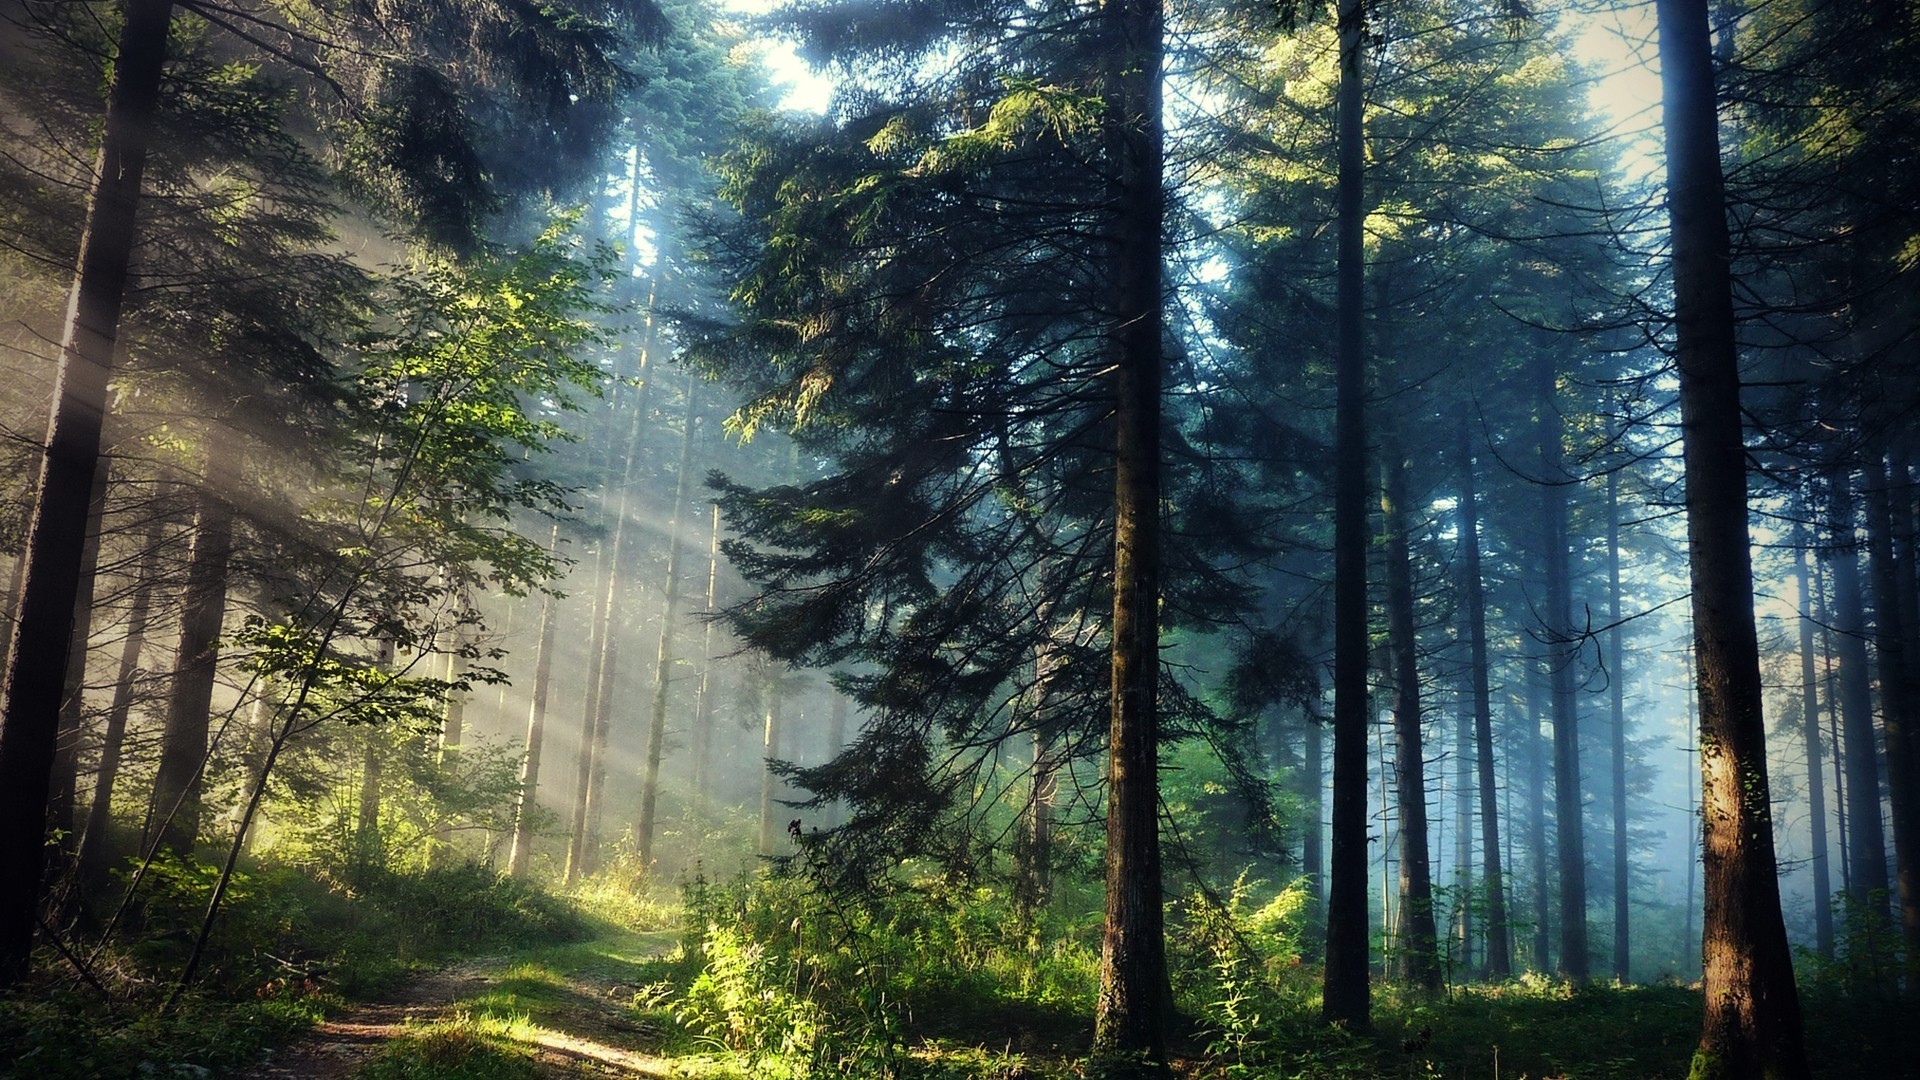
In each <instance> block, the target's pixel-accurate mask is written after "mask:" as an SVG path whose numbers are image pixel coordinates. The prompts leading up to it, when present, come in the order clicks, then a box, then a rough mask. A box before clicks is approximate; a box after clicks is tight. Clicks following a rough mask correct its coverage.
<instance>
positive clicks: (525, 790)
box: [507, 522, 560, 877]
mask: <svg viewBox="0 0 1920 1080" xmlns="http://www.w3.org/2000/svg"><path fill="white" fill-rule="evenodd" d="M559 547H560V525H559V523H557V522H556V523H555V524H554V526H553V534H552V537H551V538H550V539H549V541H548V550H549V551H556V550H558V549H559ZM558 606H559V604H558V602H557V600H556V598H555V597H554V595H553V594H552V593H548V594H547V595H546V597H545V598H544V599H543V600H542V601H541V603H540V647H539V651H538V652H536V653H535V654H534V660H533V703H532V704H531V705H530V706H529V707H528V708H527V756H526V757H525V759H523V760H522V761H521V764H520V799H519V802H518V803H517V804H516V805H515V807H514V811H513V848H512V849H511V852H510V853H509V854H508V856H507V873H509V874H511V875H513V876H514V877H526V876H527V870H528V868H529V867H530V866H532V864H533V817H534V811H535V810H536V809H537V808H538V806H539V802H538V800H539V795H540V749H541V747H542V745H543V744H544V743H545V742H546V736H547V691H548V690H549V689H550V688H551V687H552V685H553V640H554V637H555V633H556V631H557V630H558V628H559V620H558V619H556V618H555V617H554V616H555V612H554V609H555V608H556V607H558Z"/></svg>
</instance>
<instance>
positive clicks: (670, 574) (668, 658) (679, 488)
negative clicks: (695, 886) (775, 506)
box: [639, 368, 699, 873]
mask: <svg viewBox="0 0 1920 1080" xmlns="http://www.w3.org/2000/svg"><path fill="white" fill-rule="evenodd" d="M698 385H699V384H698V383H697V382H696V380H695V378H694V373H693V369H692V368H688V369H687V390H686V415H685V417H684V419H683V425H684V426H683V429H682V431H681V433H680V469H679V473H678V478H677V479H676V480H675V482H674V490H673V518H672V520H671V521H670V522H669V523H668V524H667V605H666V610H665V611H663V612H662V613H661V615H660V643H659V648H658V649H657V650H656V651H655V653H654V664H653V703H652V715H651V716H650V717H649V719H648V723H647V770H646V774H645V776H644V778H643V780H642V782H641V785H640V826H639V833H640V835H639V843H640V871H641V873H651V872H652V868H653V834H654V831H655V829H656V828H657V827H658V826H657V824H656V822H655V819H654V813H655V808H656V807H657V806H658V805H659V801H660V756H661V753H662V752H663V750H664V749H665V747H666V741H667V689H668V685H669V683H670V682H671V678H670V677H671V675H672V674H673V632H674V630H675V628H676V624H677V623H678V622H679V620H680V554H681V549H682V548H683V547H685V546H686V545H684V544H682V543H681V542H680V514H681V512H682V511H683V510H685V508H686V505H687V497H688V495H689V494H690V492H689V487H690V482H691V480H692V478H693V435H694V430H695V428H696V427H697V426H698V424H697V422H696V418H695V416H694V408H695V406H696V401H697V399H698V397H699V395H698V394H697V393H696V392H695V391H696V390H697V388H698Z"/></svg>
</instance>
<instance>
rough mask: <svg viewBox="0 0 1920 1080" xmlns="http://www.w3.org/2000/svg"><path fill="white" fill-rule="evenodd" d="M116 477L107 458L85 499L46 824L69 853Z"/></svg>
mask: <svg viewBox="0 0 1920 1080" xmlns="http://www.w3.org/2000/svg"><path fill="white" fill-rule="evenodd" d="M110 472H112V468H111V464H110V462H108V461H107V460H105V459H102V460H101V462H100V466H99V468H97V469H95V470H94V472H93V491H92V492H91V493H90V494H89V495H88V497H87V536H86V539H85V540H84V541H83V542H82V543H81V547H80V584H79V586H78V587H77V588H76V589H75V590H74V600H73V629H72V631H71V632H70V633H69V634H68V637H67V677H66V687H65V689H64V690H63V691H62V693H61V698H60V734H59V736H58V739H57V741H56V743H55V746H54V753H53V790H52V791H51V792H50V793H49V794H48V798H47V803H48V805H47V819H48V821H49V822H50V823H51V825H52V826H53V828H54V830H55V831H56V832H57V833H58V834H59V836H60V837H61V841H60V846H61V850H62V852H63V857H64V854H65V853H71V852H72V851H73V848H74V844H75V843H76V842H77V841H78V837H76V836H75V835H74V828H73V826H74V820H73V813H74V805H73V804H74V800H75V798H76V797H77V796H78V794H79V786H80V744H81V742H82V741H83V739H84V737H85V726H86V725H85V720H86V711H87V710H86V692H87V653H88V652H89V651H90V650H91V646H92V644H93V594H94V590H95V576H96V571H97V570H98V569H99V566H100V527H101V523H102V521H103V520H104V519H105V518H106V513H107V479H108V474H109V473H110Z"/></svg>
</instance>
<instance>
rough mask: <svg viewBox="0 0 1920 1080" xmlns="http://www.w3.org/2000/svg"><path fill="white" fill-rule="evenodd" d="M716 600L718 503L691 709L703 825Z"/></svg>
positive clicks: (697, 811)
mask: <svg viewBox="0 0 1920 1080" xmlns="http://www.w3.org/2000/svg"><path fill="white" fill-rule="evenodd" d="M719 600H720V504H719V503H715V504H714V505H713V531H712V534H711V538H710V539H709V540H708V541H707V606H706V609H705V611H706V614H707V615H708V618H706V619H705V620H704V622H705V623H706V626H705V628H704V629H703V630H702V631H701V634H700V641H701V644H700V690H699V694H698V696H697V698H696V700H695V704H694V707H693V716H694V719H693V810H694V815H695V816H696V817H697V818H699V819H700V821H701V822H702V823H703V824H704V823H705V821H706V817H707V786H708V784H709V782H710V781H709V778H708V777H709V774H710V773H711V772H712V771H713V766H712V757H713V698H714V689H713V622H714V620H713V618H712V614H713V611H714V607H715V605H716V604H717V603H719Z"/></svg>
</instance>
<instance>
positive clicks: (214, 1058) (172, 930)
mask: <svg viewBox="0 0 1920 1080" xmlns="http://www.w3.org/2000/svg"><path fill="white" fill-rule="evenodd" d="M211 874H212V871H211V870H209V869H207V868H205V867H203V866H199V865H196V864H181V863H165V864H156V866H155V868H154V869H153V870H152V871H151V872H150V873H149V874H148V876H147V880H146V882H145V884H144V886H143V889H142V893H141V896H142V903H141V904H140V905H139V907H138V909H137V910H135V911H133V912H132V913H131V914H132V916H133V917H132V918H130V919H125V920H123V921H122V923H121V925H122V926H123V927H128V926H131V927H137V929H123V930H121V931H119V932H117V933H116V934H115V935H114V936H113V937H112V938H110V939H108V940H106V941H105V942H104V943H102V942H100V941H98V940H89V939H88V938H87V936H86V935H84V934H81V935H76V936H75V938H74V940H73V941H72V947H73V952H74V953H75V954H76V955H78V956H82V957H87V958H89V959H90V962H89V964H88V969H89V972H90V974H92V976H93V977H94V979H95V981H96V982H98V983H99V984H100V985H99V988H98V989H96V988H94V987H92V986H89V985H87V984H86V982H85V981H84V980H82V979H81V978H79V977H78V975H77V974H76V973H75V971H74V969H73V966H72V965H71V964H70V963H69V962H67V961H65V960H63V959H61V958H60V957H58V956H56V955H52V954H48V955H44V956H43V957H42V958H41V963H40V965H39V967H38V968H37V969H36V971H35V974H34V977H33V979H32V980H31V981H29V983H28V984H26V985H25V986H23V987H22V988H20V989H19V990H18V991H16V992H15V993H14V994H13V995H11V996H9V997H6V998H0V1077H7V1078H12V1077H20V1078H22V1080H25V1078H33V1080H115V1078H118V1077H140V1078H146V1077H152V1076H182V1077H200V1076H219V1075H222V1074H224V1073H226V1072H229V1071H231V1070H233V1069H235V1068H237V1067H239V1066H241V1065H243V1064H245V1063H247V1062H250V1061H254V1060H257V1059H258V1058H259V1057H260V1055H261V1054H262V1052H263V1051H264V1050H265V1049H266V1048H268V1047H270V1046H273V1045H276V1044H278V1043H281V1042H284V1041H286V1040H287V1039H288V1038H290V1037H292V1036H293V1035H294V1034H296V1033H297V1032H299V1031H300V1030H302V1029H304V1028H307V1027H310V1026H312V1025H313V1024H314V1023H316V1022H318V1021H319V1020H320V1019H321V1018H322V1017H324V1016H326V1015H328V1014H329V1013H331V1012H334V1011H337V1010H339V1009H341V1008H343V1007H345V1006H346V1005H347V1004H349V1003H350V1002H352V1001H354V1000H357V999H361V998H365V997H368V996H370V995H374V994H377V993H379V992H381V991H383V990H385V989H387V988H389V987H391V986H392V985H394V984H395V983H396V982H398V981H399V980H401V979H404V978H406V977H407V976H408V975H409V974H411V973H412V972H414V971H416V970H420V969H423V968H428V967H432V966H436V965H439V964H442V963H445V962H447V961H448V960H450V959H452V958H454V957H460V956H473V955H480V954H485V953H489V952H508V951H511V950H514V949H523V948H530V947H534V946H536V945H550V943H552V942H555V941H570V940H582V941H583V940H585V939H586V938H588V937H590V936H592V934H593V932H594V931H593V929H592V927H593V921H592V920H591V919H590V917H589V916H587V915H585V914H583V913H582V912H581V911H580V910H579V909H578V907H577V906H576V905H574V904H572V903H570V902H568V901H565V900H562V899H559V898H556V897H553V896H551V895H549V894H547V893H545V892H542V891H541V890H539V889H538V888H536V887H534V886H531V885H528V884H525V883H521V882H515V881H512V880H510V879H507V878H504V877H501V876H499V875H497V874H495V873H493V872H492V871H490V870H488V869H486V868H483V867H477V866H457V867H446V868H443V869H433V870H427V871H422V872H419V873H413V874H395V873H365V874H361V875H358V879H357V880H355V881H352V882H349V881H346V880H343V879H340V878H335V877H332V876H330V875H327V874H325V873H320V872H315V871H310V870H303V869H300V868H296V867H291V866H284V865H275V864H271V863H268V864H256V865H254V866H250V867H249V868H247V869H246V870H245V871H244V872H242V873H240V874H238V875H237V876H236V878H235V880H234V882H233V885H232V887H231V889H230V891H229V893H228V902H227V903H226V905H225V906H224V907H223V909H222V912H221V917H220V921H219V922H218V923H217V924H216V930H215V933H214V934H213V936H212V938H211V939H210V941H209V948H208V952H207V955H206V959H205V960H204V962H203V966H202V972H203V974H202V976H201V977H200V978H199V979H198V980H197V981H196V984H195V986H194V988H193V990H192V991H191V992H190V993H188V994H187V995H186V996H185V997H184V998H183V999H182V1000H181V1002H180V1003H179V1004H178V1005H177V1006H176V1007H175V1008H174V1009H172V1010H170V1011H163V1010H162V1008H161V1005H162V1002H164V1001H165V1000H166V998H167V996H168V994H169V993H170V992H171V990H172V987H173V983H174V981H175V980H176V979H177V978H178V973H179V971H180V970H181V968H182V966H183V965H184V963H185V960H186V957H187V952H188V949H189V947H190V945H191V942H192V938H193V931H194V930H195V929H197V925H198V919H199V916H200V914H201V912H202V910H203V907H204V904H205V897H206V890H207V886H208V885H209V884H210V882H211ZM102 991H104V994H103V993H102Z"/></svg>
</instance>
